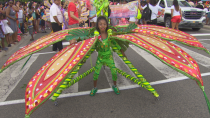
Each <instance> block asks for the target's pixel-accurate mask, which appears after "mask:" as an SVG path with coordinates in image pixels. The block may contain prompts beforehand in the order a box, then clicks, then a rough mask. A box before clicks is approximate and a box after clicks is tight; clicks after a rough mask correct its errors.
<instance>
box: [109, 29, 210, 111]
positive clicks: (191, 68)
mask: <svg viewBox="0 0 210 118" xmlns="http://www.w3.org/2000/svg"><path fill="white" fill-rule="evenodd" d="M112 39H118V40H122V41H128V42H130V43H132V44H134V45H135V46H137V47H139V48H141V49H143V50H145V51H147V52H149V53H150V54H152V55H153V56H154V57H156V58H157V59H159V60H160V61H162V62H163V63H165V64H166V65H168V66H169V67H171V68H173V69H175V70H177V71H178V72H180V73H182V74H184V75H186V76H187V77H189V78H191V79H193V80H195V81H196V82H197V84H198V85H199V87H200V88H201V89H202V91H203V93H204V96H205V99H206V102H207V105H208V108H209V111H210V104H209V100H208V98H207V96H206V93H205V91H204V85H203V80H202V77H201V73H200V70H199V67H198V64H197V63H196V61H195V60H194V59H193V58H192V57H191V56H190V55H189V54H187V53H186V52H185V51H184V50H182V49H181V48H180V47H178V46H176V45H175V44H173V43H170V42H169V41H166V40H163V39H160V38H157V37H155V36H152V35H148V34H142V33H131V34H126V35H116V36H113V37H112Z"/></svg>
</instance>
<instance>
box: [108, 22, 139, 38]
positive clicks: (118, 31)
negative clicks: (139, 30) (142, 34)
mask: <svg viewBox="0 0 210 118" xmlns="http://www.w3.org/2000/svg"><path fill="white" fill-rule="evenodd" d="M136 27H137V25H136V24H135V23H131V24H129V25H128V26H123V27H122V26H117V27H113V26H109V28H111V29H112V30H113V35H119V34H127V33H133V32H131V30H133V29H135V28H136Z"/></svg>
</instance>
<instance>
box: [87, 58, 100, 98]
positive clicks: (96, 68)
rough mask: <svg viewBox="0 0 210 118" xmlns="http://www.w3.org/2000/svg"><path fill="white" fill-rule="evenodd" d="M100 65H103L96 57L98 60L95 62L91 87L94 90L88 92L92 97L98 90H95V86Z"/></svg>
mask: <svg viewBox="0 0 210 118" xmlns="http://www.w3.org/2000/svg"><path fill="white" fill-rule="evenodd" d="M102 65H103V64H102V63H101V62H100V61H99V57H98V59H97V61H96V66H95V72H94V74H93V80H94V81H93V85H94V88H93V89H92V90H91V91H90V96H94V95H95V94H96V92H97V90H98V89H97V88H96V86H97V80H98V76H99V74H100V70H101V67H102Z"/></svg>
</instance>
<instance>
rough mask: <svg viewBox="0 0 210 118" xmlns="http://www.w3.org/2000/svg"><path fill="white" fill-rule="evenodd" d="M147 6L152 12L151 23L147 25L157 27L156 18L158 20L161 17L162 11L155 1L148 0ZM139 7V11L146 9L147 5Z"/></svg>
mask: <svg viewBox="0 0 210 118" xmlns="http://www.w3.org/2000/svg"><path fill="white" fill-rule="evenodd" d="M147 1H148V0H147ZM139 3H140V2H139ZM148 6H149V9H150V10H151V12H152V13H151V22H149V24H151V25H157V18H159V17H160V16H161V15H163V13H164V9H163V8H161V7H160V6H159V5H157V1H156V0H149V4H148ZM139 7H140V10H144V9H145V8H146V7H147V5H145V6H144V7H141V5H139ZM159 10H161V14H160V15H158V11H159Z"/></svg>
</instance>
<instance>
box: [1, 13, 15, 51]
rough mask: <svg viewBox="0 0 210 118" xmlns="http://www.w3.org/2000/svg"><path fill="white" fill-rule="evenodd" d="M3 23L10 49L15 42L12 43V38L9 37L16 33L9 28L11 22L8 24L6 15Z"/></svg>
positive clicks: (3, 16) (3, 17)
mask: <svg viewBox="0 0 210 118" xmlns="http://www.w3.org/2000/svg"><path fill="white" fill-rule="evenodd" d="M2 23H3V25H4V35H5V37H6V41H7V43H8V47H11V44H14V42H13V41H12V39H11V36H9V35H10V34H13V33H14V32H13V31H12V29H11V28H10V27H9V25H8V24H10V22H8V20H7V18H6V15H5V14H3V15H2Z"/></svg>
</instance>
